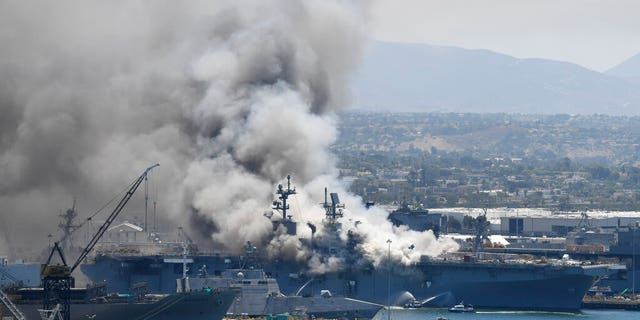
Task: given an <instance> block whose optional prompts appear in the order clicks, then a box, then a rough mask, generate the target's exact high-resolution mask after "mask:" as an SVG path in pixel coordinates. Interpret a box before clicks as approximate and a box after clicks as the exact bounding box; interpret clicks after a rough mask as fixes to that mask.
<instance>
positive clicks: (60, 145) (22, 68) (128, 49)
mask: <svg viewBox="0 0 640 320" xmlns="http://www.w3.org/2000/svg"><path fill="white" fill-rule="evenodd" d="M365 15H366V8H363V7H362V5H361V4H360V3H359V2H357V1H354V2H348V1H339V0H335V1H331V0H329V1H327V0H309V1H295V0H273V1H268V2H263V1H242V0H240V1H238V0H233V1H231V0H230V1H215V2H212V1H188V2H185V1H108V2H100V1H73V0H70V1H55V2H51V1H29V2H21V1H3V2H0V43H2V44H3V45H2V46H0V75H1V76H0V112H1V113H2V116H1V117H0V177H1V179H0V215H1V216H0V223H2V224H3V225H4V226H3V228H0V231H1V232H2V233H3V237H0V238H3V239H0V246H2V245H4V251H5V253H8V251H9V250H11V253H12V254H13V255H14V256H17V255H19V254H18V253H17V252H21V253H22V254H24V250H26V249H29V248H31V249H34V248H43V247H45V246H46V243H47V235H48V234H50V233H54V234H55V232H56V229H57V224H58V222H59V219H60V217H59V216H58V215H59V214H60V213H61V210H62V209H63V208H67V207H69V206H70V204H71V201H72V200H71V199H72V198H73V197H74V196H75V197H77V199H78V211H79V212H80V213H81V216H82V217H86V216H88V215H89V213H90V212H92V211H93V210H95V209H96V208H98V207H99V206H100V205H101V204H103V203H104V202H105V201H106V200H107V199H109V198H111V197H112V196H113V195H114V194H116V193H117V192H119V191H121V189H122V188H123V186H126V185H127V184H128V183H130V181H132V180H133V179H134V178H135V177H136V176H138V175H139V174H140V173H141V172H142V170H144V168H146V167H148V166H149V165H151V164H153V163H156V162H159V163H160V164H161V166H160V167H159V168H156V169H154V171H153V172H152V174H151V176H150V180H152V181H153V186H154V187H153V188H152V189H153V190H155V191H154V192H155V193H154V195H153V197H154V200H157V201H158V210H159V215H161V216H162V217H166V218H168V219H170V220H171V221H172V222H173V223H174V224H175V225H182V226H185V228H188V229H190V230H191V233H195V234H196V235H199V236H200V237H204V238H207V239H210V240H212V242H213V243H214V244H215V245H216V249H219V250H234V251H240V250H241V248H242V246H243V245H244V243H245V241H247V240H251V241H254V242H256V243H269V250H270V251H273V252H276V253H280V254H284V255H287V254H289V255H292V256H293V257H292V258H294V259H298V260H300V259H311V260H313V255H314V253H313V252H308V251H305V249H304V248H303V246H301V244H300V243H299V240H297V239H294V238H291V237H288V236H287V235H286V234H285V233H281V234H280V235H278V236H276V237H275V238H273V239H271V238H270V235H271V234H272V233H273V230H272V224H271V222H270V221H269V220H268V219H266V218H264V217H263V216H262V213H263V212H264V210H265V209H268V208H269V205H270V203H271V201H272V200H273V192H274V189H275V185H276V184H277V183H278V182H280V181H281V179H283V178H284V177H285V176H286V175H287V174H291V175H293V176H294V179H295V181H296V182H298V184H299V185H300V186H301V187H302V188H301V189H306V188H309V193H310V194H313V193H316V192H317V193H318V195H317V196H315V195H314V196H311V195H310V194H305V193H304V192H301V195H300V196H301V199H302V200H297V201H300V202H302V203H303V205H300V206H298V210H300V211H301V212H305V215H307V216H304V215H303V214H300V219H301V221H313V222H314V223H316V224H318V225H320V224H321V220H322V212H321V211H320V209H319V208H318V206H317V203H318V201H319V200H320V199H319V197H321V196H322V187H323V186H324V185H329V186H332V187H334V188H335V189H337V191H339V192H341V193H342V194H343V195H344V197H345V199H346V202H347V204H348V206H350V207H351V208H352V210H351V211H352V213H353V216H352V217H350V218H349V219H351V220H349V221H351V222H347V223H345V224H346V225H347V226H346V228H345V229H344V230H347V229H349V228H350V229H354V230H355V229H357V230H358V231H360V232H362V233H363V234H365V235H367V236H366V238H367V244H366V245H363V247H362V248H361V249H362V250H363V251H364V252H366V253H367V254H368V255H370V256H371V257H379V256H380V255H381V252H384V250H385V248H387V243H386V242H385V241H386V240H387V238H389V239H391V240H392V241H393V246H394V247H395V248H398V249H397V250H394V252H397V253H398V255H399V256H398V257H397V258H398V259H403V260H406V261H410V260H413V259H415V256H414V253H411V252H405V250H404V249H400V248H405V247H408V246H409V243H408V241H409V240H401V237H400V235H401V234H402V235H403V236H405V235H408V236H410V237H412V239H411V240H410V241H411V242H421V244H422V245H423V249H424V250H423V251H422V252H426V251H430V252H437V251H439V250H441V249H442V247H441V245H442V244H440V243H438V242H436V241H435V240H434V238H433V236H432V235H430V234H416V233H411V232H409V231H406V230H401V229H397V228H394V227H392V226H391V225H390V224H389V223H388V222H386V214H385V213H383V212H378V211H377V210H365V209H364V208H363V207H362V205H361V201H360V199H357V198H356V197H354V196H347V195H346V191H345V190H344V187H342V186H341V185H340V183H339V182H338V181H337V178H336V176H337V175H336V172H335V165H334V160H333V158H332V156H331V155H330V154H329V153H328V152H327V148H328V146H329V145H331V144H332V143H333V142H334V140H335V138H336V129H335V127H336V126H335V121H336V120H335V118H334V114H333V112H334V111H336V110H339V109H340V108H341V107H342V106H343V105H344V104H345V101H346V100H345V99H346V98H347V97H348V94H347V90H346V88H347V87H348V86H347V82H348V81H349V75H350V73H351V71H352V70H353V69H354V68H355V66H356V64H357V62H358V60H359V57H360V55H361V53H362V51H363V44H364V39H365V29H366V28H365V26H366V24H365V21H364V20H365V19H364V18H365ZM138 193H140V191H138ZM314 197H316V198H314ZM141 203H142V200H141V196H140V195H139V194H138V195H137V196H136V198H134V199H133V200H132V201H131V202H130V204H129V205H128V206H127V209H126V211H125V212H123V216H125V217H126V216H127V215H128V216H129V219H133V217H134V216H137V217H140V216H141V212H142V210H143V207H142V204H141ZM302 219H305V220H302ZM355 221H361V222H362V223H361V224H357V225H356V224H355ZM365 222H366V223H365ZM381 224H382V225H383V226H384V227H383V228H382V229H380V225H381ZM6 226H9V227H6ZM374 226H375V228H378V229H377V230H372V229H369V228H374ZM381 231H382V232H384V236H380V235H381V234H383V233H382V232H381ZM344 232H346V231H344ZM374 234H377V236H374ZM340 236H341V237H342V238H344V237H346V235H345V234H341V235H340ZM416 247H420V246H419V245H418V243H416ZM1 249H2V248H0V251H2V250H1ZM313 261H317V259H315V260H313ZM334 262H335V261H334ZM332 264H335V263H332Z"/></svg>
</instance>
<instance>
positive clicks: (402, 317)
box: [374, 308, 640, 320]
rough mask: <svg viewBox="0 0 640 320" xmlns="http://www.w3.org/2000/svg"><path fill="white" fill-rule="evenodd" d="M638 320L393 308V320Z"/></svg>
mask: <svg viewBox="0 0 640 320" xmlns="http://www.w3.org/2000/svg"><path fill="white" fill-rule="evenodd" d="M439 317H442V318H446V319H448V320H612V319H616V320H636V319H640V312H638V311H626V310H582V311H581V312H580V313H561V312H530V311H490V310H487V311H485V310H478V311H476V312H475V313H451V312H449V311H448V310H447V309H436V308H419V309H404V308H392V309H391V320H437V319H438V318H439ZM387 319H388V314H387V310H384V309H383V310H380V311H379V312H378V313H377V314H376V316H375V317H374V320H387Z"/></svg>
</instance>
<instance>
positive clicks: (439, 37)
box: [372, 0, 640, 71]
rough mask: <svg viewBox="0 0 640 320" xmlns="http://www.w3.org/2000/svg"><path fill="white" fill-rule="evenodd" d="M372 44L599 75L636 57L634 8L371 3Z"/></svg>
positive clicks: (522, 0) (571, 0)
mask: <svg viewBox="0 0 640 320" xmlns="http://www.w3.org/2000/svg"><path fill="white" fill-rule="evenodd" d="M372 16H373V19H372V23H373V29H374V34H373V37H374V38H375V39H377V40H385V41H397V42H419V43H429V44H437V45H449V46H459V47H465V48H473V49H476V48H483V49H489V50H492V51H497V52H500V53H505V54H509V55H512V56H516V57H519V58H530V57H537V58H546V59H555V60H562V61H570V62H574V63H577V64H580V65H582V66H585V67H587V68H590V69H593V70H597V71H605V70H607V69H609V68H611V67H613V66H615V65H616V64H618V63H620V62H622V61H624V60H625V59H627V58H629V57H631V56H633V55H635V54H636V53H640V0H374V6H373V9H372Z"/></svg>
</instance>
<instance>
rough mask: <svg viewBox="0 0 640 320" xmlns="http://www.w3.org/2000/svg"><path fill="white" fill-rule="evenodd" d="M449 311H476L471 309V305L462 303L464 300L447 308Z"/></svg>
mask: <svg viewBox="0 0 640 320" xmlns="http://www.w3.org/2000/svg"><path fill="white" fill-rule="evenodd" d="M449 312H476V311H475V310H474V309H473V305H471V304H464V302H460V303H458V304H456V305H455V306H453V307H451V308H449Z"/></svg>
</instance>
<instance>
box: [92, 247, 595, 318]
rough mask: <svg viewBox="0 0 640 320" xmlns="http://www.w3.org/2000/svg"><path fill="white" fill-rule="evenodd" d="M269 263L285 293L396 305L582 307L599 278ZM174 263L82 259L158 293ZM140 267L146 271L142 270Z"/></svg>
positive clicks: (202, 260) (540, 269)
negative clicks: (307, 268)
mask: <svg viewBox="0 0 640 320" xmlns="http://www.w3.org/2000/svg"><path fill="white" fill-rule="evenodd" d="M234 263H235V262H234V261H231V263H230V262H229V258H228V257H227V258H225V257H220V256H196V257H193V263H192V266H191V268H190V269H191V270H197V269H198V267H199V266H202V265H206V266H207V269H208V271H209V273H211V274H214V273H219V272H222V271H223V270H225V269H226V268H228V267H229V266H230V265H232V264H234ZM151 266H152V267H154V268H156V269H155V270H154V272H153V273H152V272H149V269H150V267H151ZM114 267H119V269H116V270H117V273H118V274H119V275H120V276H119V277H109V278H108V279H105V278H104V277H105V275H106V274H109V273H111V274H113V270H114ZM263 267H264V270H265V272H266V273H267V274H268V275H269V276H271V277H273V278H275V279H276V280H277V282H278V285H279V287H280V291H281V292H282V293H283V294H285V295H302V296H318V295H320V292H321V290H330V291H331V293H332V294H333V295H334V296H343V297H349V298H354V299H358V300H363V301H369V302H373V303H378V304H383V305H386V304H393V305H397V306H402V305H404V304H405V303H407V302H409V301H411V300H412V299H416V300H418V301H420V302H424V303H423V305H424V306H434V307H450V306H452V305H454V304H456V303H458V302H460V301H463V300H464V301H465V303H469V304H473V305H474V306H476V307H479V308H492V309H520V310H546V311H578V310H579V309H580V307H581V301H582V297H583V296H584V294H585V293H586V292H587V290H588V289H589V287H590V286H591V284H592V283H593V279H594V275H592V274H588V273H587V272H585V270H584V269H583V268H582V267H580V266H550V265H536V264H509V263H476V262H445V263H443V262H436V261H433V262H431V261H427V262H422V263H419V264H416V265H412V266H398V265H395V266H393V267H392V268H391V270H389V269H388V268H387V267H385V266H380V267H377V268H374V267H373V266H353V267H351V268H349V269H347V270H344V271H339V272H329V273H326V274H323V275H312V274H310V273H306V272H304V267H303V266H301V265H295V264H287V263H284V262H281V263H270V264H266V265H264V266H263ZM174 269H175V267H174V266H173V265H171V264H168V263H162V260H160V261H158V260H153V259H152V258H151V257H146V258H140V257H125V258H123V257H121V258H113V257H107V256H103V257H101V258H100V259H99V260H98V261H97V262H96V264H94V265H84V266H83V271H84V272H85V273H86V274H87V276H88V277H89V278H90V279H92V280H94V281H103V280H107V283H108V284H110V285H113V286H114V287H110V288H109V290H118V289H119V288H118V286H120V287H122V288H127V287H129V286H131V284H132V283H135V282H139V281H146V282H148V283H149V286H150V288H151V289H152V290H155V291H157V292H168V291H171V290H175V285H173V286H171V285H169V283H170V282H169V281H167V279H168V278H170V277H174V276H175V275H174V273H173V272H172V270H174ZM135 270H145V271H146V272H145V273H144V274H142V273H140V274H137V273H136V272H135ZM123 276H124V277H123ZM389 276H390V277H391V279H390V280H391V281H389ZM389 283H390V284H391V287H390V288H389V287H388V284H389ZM388 291H389V292H388ZM388 294H389V295H388Z"/></svg>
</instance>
